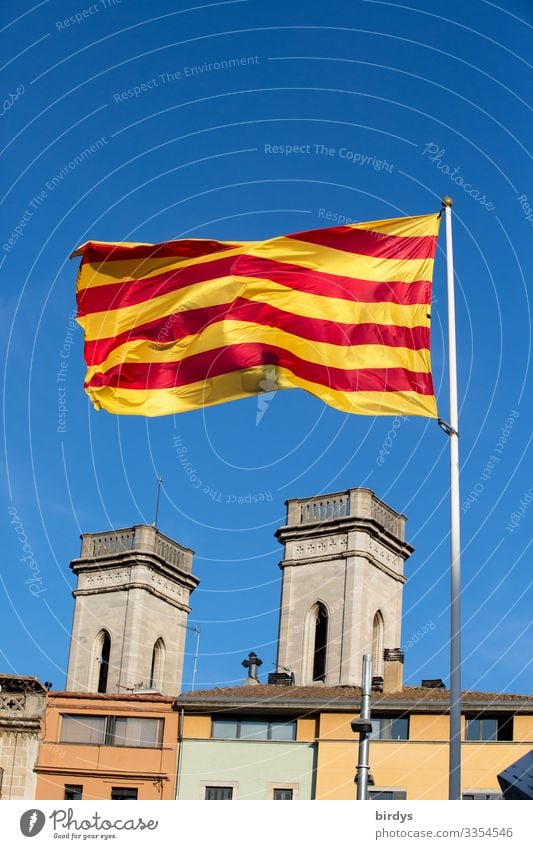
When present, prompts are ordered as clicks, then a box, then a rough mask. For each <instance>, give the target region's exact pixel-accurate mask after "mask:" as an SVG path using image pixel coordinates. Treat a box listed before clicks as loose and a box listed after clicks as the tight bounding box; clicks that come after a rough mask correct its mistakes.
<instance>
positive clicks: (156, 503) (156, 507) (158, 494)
mask: <svg viewBox="0 0 533 849" xmlns="http://www.w3.org/2000/svg"><path fill="white" fill-rule="evenodd" d="M162 483H164V481H163V478H158V479H157V497H156V502H155V519H154V522H153V526H154V528H157V520H158V518H159V498H160V495H161V484H162Z"/></svg>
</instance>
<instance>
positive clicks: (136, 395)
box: [72, 213, 440, 417]
mask: <svg viewBox="0 0 533 849" xmlns="http://www.w3.org/2000/svg"><path fill="white" fill-rule="evenodd" d="M439 223H440V213H435V214H431V215H419V216H414V217H408V218H395V219H389V220H384V221H371V222H367V223H362V224H349V225H345V226H341V227H328V228H322V229H319V230H309V231H306V232H302V233H293V234H292V235H289V236H279V237H276V238H273V239H268V240H266V241H262V242H218V241H213V240H207V239H180V240H176V241H170V242H162V243H161V244H139V243H130V242H119V243H116V244H113V243H108V242H86V243H85V244H84V245H82V246H81V247H80V248H78V249H77V250H76V251H75V252H74V254H73V255H72V256H81V265H80V269H79V273H78V283H77V302H78V322H79V323H80V324H81V326H82V327H83V329H84V332H85V351H84V353H85V361H86V363H87V376H86V381H85V389H86V391H87V393H88V395H89V397H90V398H91V400H92V402H93V404H94V406H95V407H96V408H97V409H100V408H103V409H105V410H108V411H109V412H111V413H118V414H126V415H143V416H160V415H167V414H169V413H178V412H183V411H185V410H194V409H198V408H201V407H205V406H209V405H212V404H220V403H223V402H224V401H231V400H234V399H237V398H243V397H246V396H249V395H251V394H258V393H261V392H265V391H266V392H271V391H273V390H274V389H291V388H299V389H305V390H306V391H307V392H310V393H311V394H312V395H315V396H316V397H317V398H320V399H321V400H322V401H324V402H325V403H326V404H329V405H331V406H332V407H335V408H336V409H338V410H342V411H345V412H348V413H359V414H364V415H417V416H429V417H436V416H437V406H436V401H435V397H434V390H433V382H432V377H431V363H430V309H431V281H432V274H433V264H434V257H435V251H436V243H437V234H438V229H439Z"/></svg>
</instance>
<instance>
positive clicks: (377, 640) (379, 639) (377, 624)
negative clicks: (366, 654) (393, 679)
mask: <svg viewBox="0 0 533 849" xmlns="http://www.w3.org/2000/svg"><path fill="white" fill-rule="evenodd" d="M384 630H385V623H384V621H383V614H382V613H381V610H378V611H377V613H376V615H375V616H374V621H373V623H372V675H374V676H379V677H381V676H383V645H384V643H383V633H384Z"/></svg>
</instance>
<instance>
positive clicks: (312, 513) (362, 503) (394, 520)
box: [287, 489, 405, 540]
mask: <svg viewBox="0 0 533 849" xmlns="http://www.w3.org/2000/svg"><path fill="white" fill-rule="evenodd" d="M345 518H354V519H372V520H374V521H375V522H378V524H380V525H382V526H383V527H384V528H385V529H386V530H387V531H389V532H390V533H391V534H394V536H396V537H398V538H399V539H401V540H404V539H405V517H404V516H402V515H400V514H399V513H396V511H395V510H393V509H392V508H391V507H388V506H387V504H384V503H383V501H380V499H379V498H377V497H376V496H375V495H374V493H373V492H371V490H369V489H348V490H346V491H345V492H332V493H328V494H327V495H318V496H315V497H314V498H305V499H302V498H294V499H290V500H289V501H288V502H287V524H288V525H306V524H317V523H320V524H322V523H328V522H336V521H338V520H339V519H345Z"/></svg>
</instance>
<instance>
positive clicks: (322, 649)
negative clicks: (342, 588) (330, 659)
mask: <svg viewBox="0 0 533 849" xmlns="http://www.w3.org/2000/svg"><path fill="white" fill-rule="evenodd" d="M313 614H314V620H315V622H314V640H313V681H325V680H326V656H327V648H328V611H327V610H326V607H325V605H323V604H322V602H320V601H317V603H316V604H315V606H314V608H313Z"/></svg>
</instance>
